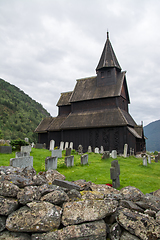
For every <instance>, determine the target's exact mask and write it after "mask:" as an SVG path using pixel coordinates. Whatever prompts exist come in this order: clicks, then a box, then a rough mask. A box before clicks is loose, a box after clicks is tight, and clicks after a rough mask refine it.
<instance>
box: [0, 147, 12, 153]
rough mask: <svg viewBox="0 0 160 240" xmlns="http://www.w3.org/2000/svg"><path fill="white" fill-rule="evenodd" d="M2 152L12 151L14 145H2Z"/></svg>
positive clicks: (0, 151) (0, 149)
mask: <svg viewBox="0 0 160 240" xmlns="http://www.w3.org/2000/svg"><path fill="white" fill-rule="evenodd" d="M0 153H9V154H10V153H12V146H0Z"/></svg>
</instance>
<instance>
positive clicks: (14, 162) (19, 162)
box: [10, 156, 33, 168]
mask: <svg viewBox="0 0 160 240" xmlns="http://www.w3.org/2000/svg"><path fill="white" fill-rule="evenodd" d="M10 166H12V167H20V168H25V167H33V157H32V156H29V157H19V158H11V159H10Z"/></svg>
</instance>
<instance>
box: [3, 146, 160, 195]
mask: <svg viewBox="0 0 160 240" xmlns="http://www.w3.org/2000/svg"><path fill="white" fill-rule="evenodd" d="M30 155H31V156H33V167H34V168H35V170H36V171H37V173H38V172H39V171H45V158H46V157H48V156H51V151H49V150H46V149H34V148H33V149H32V151H31V154H30ZM72 155H74V166H73V167H69V168H67V167H66V166H65V162H64V158H65V151H63V154H62V158H60V159H58V164H57V166H58V167H57V171H59V172H60V173H61V174H63V175H65V177H66V180H68V181H75V180H79V179H85V180H86V181H87V182H88V181H91V182H93V183H96V184H107V183H110V184H112V180H111V179H110V167H111V162H112V161H113V159H112V158H109V159H105V160H103V159H102V158H101V157H102V155H101V154H95V153H89V154H88V163H89V164H88V165H84V166H82V165H81V158H80V155H78V154H77V153H76V152H75V151H74V150H73V151H72ZM14 157H15V152H13V153H12V154H2V153H0V166H9V160H10V158H14ZM117 159H118V162H119V165H120V188H119V189H121V188H123V187H126V186H134V187H136V188H138V189H140V190H141V191H142V192H143V193H144V194H145V193H150V192H153V191H156V190H158V189H160V161H159V162H158V163H155V162H154V161H152V163H151V164H148V165H147V167H145V166H143V164H142V162H143V161H142V158H135V157H134V156H131V157H128V158H124V157H118V158H117Z"/></svg>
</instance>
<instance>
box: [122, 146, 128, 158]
mask: <svg viewBox="0 0 160 240" xmlns="http://www.w3.org/2000/svg"><path fill="white" fill-rule="evenodd" d="M127 151H128V144H124V152H123V155H124V157H125V158H126V157H127Z"/></svg>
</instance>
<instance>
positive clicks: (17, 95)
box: [0, 79, 50, 142]
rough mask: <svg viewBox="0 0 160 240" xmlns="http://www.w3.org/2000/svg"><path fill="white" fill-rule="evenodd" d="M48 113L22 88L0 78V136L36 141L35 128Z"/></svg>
mask: <svg viewBox="0 0 160 240" xmlns="http://www.w3.org/2000/svg"><path fill="white" fill-rule="evenodd" d="M48 116H50V114H49V113H48V112H47V111H46V110H45V109H44V108H43V106H42V105H41V104H39V103H38V102H36V101H35V100H33V99H31V98H30V97H29V96H28V95H27V94H25V93H24V92H23V91H22V90H20V89H19V88H17V87H15V86H14V85H11V84H10V83H8V82H6V81H4V80H3V79H0V138H3V139H10V140H11V139H13V140H14V139H17V138H21V139H24V138H25V137H28V138H29V140H30V142H32V141H34V142H35V141H36V139H37V134H36V133H34V130H35V128H36V127H37V125H38V124H39V123H40V121H41V120H42V119H43V118H44V117H48Z"/></svg>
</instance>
